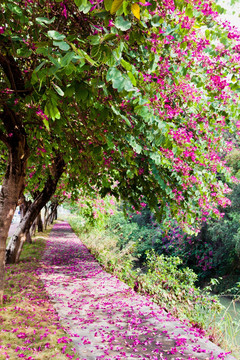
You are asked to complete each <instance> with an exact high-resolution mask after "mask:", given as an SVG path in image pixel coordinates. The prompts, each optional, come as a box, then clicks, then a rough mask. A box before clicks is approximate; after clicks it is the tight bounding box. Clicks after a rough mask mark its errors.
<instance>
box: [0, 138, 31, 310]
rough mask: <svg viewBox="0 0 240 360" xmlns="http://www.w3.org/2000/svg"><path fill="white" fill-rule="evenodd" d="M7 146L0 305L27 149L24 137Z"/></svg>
mask: <svg viewBox="0 0 240 360" xmlns="http://www.w3.org/2000/svg"><path fill="white" fill-rule="evenodd" d="M14 138H15V144H14V145H13V144H10V145H9V157H8V165H7V171H6V174H5V177H4V180H3V184H2V188H1V192H0V304H1V303H2V302H3V291H4V273H5V249H6V241H7V237H8V232H9V228H10V225H11V222H12V218H13V215H14V212H15V210H16V206H17V203H18V199H19V197H20V196H21V194H22V192H23V189H24V186H25V172H26V166H27V158H28V148H27V144H26V139H25V136H24V135H23V136H20V134H19V136H14Z"/></svg>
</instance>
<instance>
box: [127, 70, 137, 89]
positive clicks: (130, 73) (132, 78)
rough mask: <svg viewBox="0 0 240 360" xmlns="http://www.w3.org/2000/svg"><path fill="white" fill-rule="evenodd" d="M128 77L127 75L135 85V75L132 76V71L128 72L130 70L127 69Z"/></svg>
mask: <svg viewBox="0 0 240 360" xmlns="http://www.w3.org/2000/svg"><path fill="white" fill-rule="evenodd" d="M127 74H128V77H129V79H130V80H131V82H132V84H133V86H136V85H137V81H136V79H135V77H134V75H133V73H132V72H130V71H128V73H127Z"/></svg>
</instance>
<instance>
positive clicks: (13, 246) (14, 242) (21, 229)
mask: <svg viewBox="0 0 240 360" xmlns="http://www.w3.org/2000/svg"><path fill="white" fill-rule="evenodd" d="M64 165H65V164H64V161H63V160H62V158H61V157H58V158H56V159H55V161H54V163H53V167H52V174H51V175H49V177H48V179H47V181H46V183H45V186H44V189H43V190H42V192H40V193H39V194H38V195H37V196H36V198H35V199H34V201H33V202H32V204H31V205H30V206H29V207H28V209H27V211H26V213H25V215H24V216H23V218H22V219H21V221H20V223H19V225H18V227H17V230H16V232H15V234H14V235H13V236H12V238H11V239H10V241H9V243H8V246H7V249H6V263H8V264H9V263H16V262H18V260H19V257H20V254H21V251H22V247H23V244H24V242H25V241H26V237H27V234H28V232H29V230H30V228H31V226H32V224H33V222H34V221H35V219H36V218H37V216H38V215H39V214H40V211H41V210H42V208H43V207H44V206H45V205H46V204H47V203H48V201H49V200H50V198H51V197H52V195H53V194H54V192H55V190H56V186H57V183H58V180H59V179H60V177H61V175H62V173H63V171H64ZM40 226H41V225H40Z"/></svg>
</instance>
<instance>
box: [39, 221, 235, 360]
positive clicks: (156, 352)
mask: <svg viewBox="0 0 240 360" xmlns="http://www.w3.org/2000/svg"><path fill="white" fill-rule="evenodd" d="M41 278H42V280H43V281H44V283H45V285H46V288H47V290H48V293H49V296H50V298H51V299H52V301H53V302H54V304H55V308H56V310H57V312H58V313H59V315H60V319H61V321H62V324H63V325H64V327H65V329H66V330H67V332H68V333H69V336H70V337H71V338H72V340H73V342H74V344H75V347H76V350H77V352H78V353H79V358H80V359H81V360H96V359H105V360H113V359H166V360H170V359H171V360H172V359H175V360H183V359H186V360H187V359H188V360H192V359H198V360H203V359H204V360H207V359H209V360H214V359H226V360H233V359H234V358H233V357H232V356H231V355H227V354H225V353H224V352H223V350H221V349H220V348H219V347H218V346H216V345H214V344H213V343H211V342H210V341H208V340H207V339H206V338H204V336H203V334H202V332H201V331H200V330H199V329H196V328H191V327H189V326H187V324H184V323H181V322H180V321H178V320H177V319H174V318H173V317H172V316H170V315H169V314H167V313H166V312H165V311H164V310H162V309H161V308H159V307H158V306H157V305H156V304H153V303H152V302H150V301H149V300H148V299H147V298H146V297H144V296H141V295H138V294H136V293H135V292H134V291H133V290H132V289H130V288H129V287H128V286H127V285H126V284H124V283H123V282H121V281H119V280H118V279H117V278H116V277H114V276H112V275H110V274H108V273H106V272H105V271H103V269H102V268H101V266H100V265H99V264H98V263H97V262H96V260H95V259H94V257H93V256H92V255H91V254H90V253H89V251H88V250H87V248H86V247H85V246H84V245H83V244H82V242H81V241H80V240H79V238H78V237H77V236H76V235H75V234H74V233H73V231H72V229H71V227H70V225H69V224H68V223H66V222H62V223H58V224H56V225H54V227H53V230H52V232H51V234H50V237H49V239H48V242H47V247H46V250H45V254H44V257H43V260H42V270H41Z"/></svg>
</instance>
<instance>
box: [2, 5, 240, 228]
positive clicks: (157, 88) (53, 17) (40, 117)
mask: <svg viewBox="0 0 240 360" xmlns="http://www.w3.org/2000/svg"><path fill="white" fill-rule="evenodd" d="M0 9H1V11H0V20H1V27H0V41H1V48H0V53H1V57H0V63H1V68H0V71H1V75H2V76H1V80H0V88H1V90H0V91H1V109H3V110H1V113H0V115H1V118H4V116H5V115H6V112H7V111H8V112H9V111H11V112H12V114H15V116H16V117H17V118H18V122H19V124H20V125H19V126H20V127H21V128H23V129H24V132H25V134H26V136H27V142H28V146H29V148H30V154H31V155H30V166H34V168H33V169H32V170H33V171H32V172H34V178H35V176H36V178H37V179H38V180H37V181H36V183H39V186H40V187H41V184H40V183H41V168H42V166H43V165H44V166H46V169H47V172H48V171H49V173H51V166H52V165H53V158H54V156H55V155H57V154H59V153H60V154H61V156H63V159H64V161H65V164H66V171H67V172H68V176H69V178H68V184H69V186H70V187H72V188H75V187H76V186H81V187H85V188H87V189H88V190H89V191H92V190H93V189H94V190H95V189H96V188H98V189H99V190H100V193H101V194H102V195H105V194H106V193H111V194H113V195H115V196H116V197H119V196H121V197H122V198H123V199H125V200H127V201H130V202H131V203H132V204H134V205H135V207H136V208H140V202H141V198H140V196H141V195H144V196H145V197H146V200H147V202H148V203H149V204H150V207H151V209H153V210H154V211H155V212H157V213H158V216H159V217H161V216H163V215H164V213H165V212H166V207H165V204H166V203H167V204H169V209H168V210H167V211H171V214H172V216H175V217H176V218H177V219H178V220H179V221H180V220H181V222H182V226H183V227H184V228H185V229H186V230H188V231H189V232H193V231H194V229H195V228H196V227H197V226H198V223H199V222H200V221H201V219H202V217H206V216H208V215H211V216H219V213H218V211H217V209H216V206H217V204H218V203H219V202H221V203H222V204H223V205H225V204H226V203H227V199H226V198H225V193H226V191H227V187H226V186H225V185H224V184H223V182H221V181H218V179H217V177H216V172H217V171H218V172H224V173H226V171H225V168H224V164H223V163H222V161H221V159H220V157H219V155H218V153H219V152H220V151H221V150H222V149H225V148H226V146H225V143H224V140H223V138H222V131H223V129H224V128H228V129H229V128H231V127H232V125H234V122H236V121H235V119H236V118H237V116H238V112H239V108H238V106H237V104H238V100H239V95H238V87H239V85H238V80H237V77H236V74H238V69H239V57H238V46H239V45H238V43H237V42H238V41H239V34H238V33H237V32H236V31H235V30H234V29H232V28H231V26H230V25H229V24H227V23H224V24H223V23H221V21H220V20H219V19H218V17H217V11H220V12H221V11H222V9H221V7H220V6H219V5H216V4H214V3H213V4H212V2H210V1H208V0H205V1H202V2H201V3H199V2H198V1H195V0H193V1H189V2H183V1H175V2H173V1H170V0H169V1H167V2H164V3H159V2H157V1H152V2H151V4H150V3H141V4H140V5H139V4H137V3H132V2H130V1H115V0H114V1H104V2H103V1H98V2H93V3H92V2H90V1H87V0H86V1H85V0H84V1H82V0H75V1H73V0H71V1H62V2H59V1H57V0H56V1H53V0H51V1H50V0H38V1H26V2H21V1H14V0H3V1H2V2H1V7H0ZM9 66H10V70H11V71H10V72H9V70H8V69H9ZM10 73H11V76H10ZM230 78H231V81H229V79H230ZM227 107H228V112H226V111H225V109H226V108H227ZM10 125H11V122H8V125H6V121H2V122H1V124H0V130H1V131H0V132H1V140H2V141H3V143H4V146H2V154H3V155H2V156H3V157H4V159H6V158H7V151H6V146H9V144H10V143H11V141H12V139H13V138H14V136H15V132H14V131H16V129H15V127H14V124H13V126H12V125H11V126H12V129H11V126H10ZM14 129H15V130H14ZM38 158H39V160H38ZM34 159H37V164H36V165H35V164H34ZM4 168H5V167H4ZM30 182H31V181H29V183H30ZM94 185H95V187H93V186H94Z"/></svg>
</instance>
